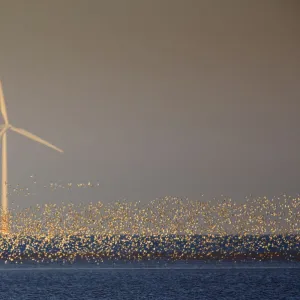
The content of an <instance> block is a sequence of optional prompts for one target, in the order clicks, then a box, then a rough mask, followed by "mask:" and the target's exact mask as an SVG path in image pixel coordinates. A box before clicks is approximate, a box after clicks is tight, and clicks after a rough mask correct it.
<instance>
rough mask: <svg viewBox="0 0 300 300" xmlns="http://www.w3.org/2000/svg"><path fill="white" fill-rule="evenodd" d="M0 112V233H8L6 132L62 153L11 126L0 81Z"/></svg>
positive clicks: (39, 139)
mask: <svg viewBox="0 0 300 300" xmlns="http://www.w3.org/2000/svg"><path fill="white" fill-rule="evenodd" d="M0 111H1V114H2V117H3V120H4V124H3V125H0V138H1V140H2V178H1V179H2V182H1V187H2V190H1V191H2V194H1V206H2V224H1V225H2V228H1V229H2V233H8V232H9V228H8V198H7V186H8V185H7V131H8V130H12V131H14V132H17V133H19V134H21V135H24V136H26V137H27V138H29V139H31V140H34V141H35V142H38V143H40V144H43V145H45V146H48V147H50V148H52V149H54V150H56V151H58V152H63V151H62V150H61V149H59V148H57V147H55V146H54V145H52V144H50V143H48V142H47V141H45V140H43V139H41V138H39V137H38V136H36V135H34V134H32V133H30V132H28V131H26V130H24V129H21V128H16V127H14V126H12V125H11V124H10V123H9V121H8V117H7V111H6V105H5V100H4V95H3V89H2V83H1V81H0Z"/></svg>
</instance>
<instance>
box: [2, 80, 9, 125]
mask: <svg viewBox="0 0 300 300" xmlns="http://www.w3.org/2000/svg"><path fill="white" fill-rule="evenodd" d="M0 110H1V114H2V117H3V119H4V122H5V124H8V117H7V112H6V105H5V100H4V94H3V89H2V83H1V81H0Z"/></svg>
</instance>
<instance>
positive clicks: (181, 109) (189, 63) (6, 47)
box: [0, 0, 300, 206]
mask: <svg viewBox="0 0 300 300" xmlns="http://www.w3.org/2000/svg"><path fill="white" fill-rule="evenodd" d="M299 15H300V3H299V1H298V0H295V1H292V0H281V1H277V0H264V1H262V0H257V1H256V0H251V1H250V0H236V1H234V0H226V1H224V0H220V1H217V0H206V1H201V0H195V1H193V0H169V1H168V0H151V1H150V0H119V1H118V0H106V1H103V0H55V1H54V0H51V1H48V0H43V1H41V0H35V1H32V0H26V1H25V0H0V78H1V79H2V81H3V86H4V93H5V97H6V102H7V110H8V115H9V118H10V121H11V123H12V124H13V125H15V126H17V127H22V128H25V129H27V130H29V131H31V132H33V133H35V134H37V135H39V136H41V137H42V138H45V139H46V140H48V141H50V142H52V143H54V144H55V145H57V146H58V147H61V148H62V149H64V151H65V154H63V155H61V154H60V153H56V152H55V151H53V150H51V149H47V148H45V147H43V146H41V145H38V144H35V143H34V142H31V141H29V140H26V139H25V138H23V137H21V136H17V135H16V134H15V133H10V134H9V135H8V147H9V148H8V153H9V162H8V163H9V181H10V183H11V184H12V185H16V184H20V185H23V186H28V187H29V188H31V189H32V190H34V191H36V192H37V194H36V195H35V196H32V197H24V196H18V195H16V194H15V195H14V196H13V197H11V198H10V201H14V202H15V203H17V204H22V205H26V206H27V205H31V204H35V203H39V202H46V201H55V202H60V201H62V200H72V201H74V202H80V201H99V200H101V201H104V202H110V201H116V200H119V199H123V198H126V199H128V200H133V201H135V200H141V201H142V202H144V203H145V202H146V201H149V200H152V199H155V198H157V197H163V196H166V195H172V196H179V197H184V196H186V197H189V198H191V199H199V198H201V194H202V193H203V194H204V195H205V196H206V197H212V196H218V195H220V194H221V193H224V194H226V195H229V196H233V197H236V198H239V199H240V198H241V197H242V196H244V195H246V194H249V193H253V194H256V195H264V194H268V195H272V194H278V193H281V192H287V193H290V194H291V193H296V192H299V191H300V174H299V173H300V172H299V170H300V125H299V114H300V88H299V82H300V81H299V80H300V47H299V46H300V18H299ZM31 174H35V175H36V180H37V184H33V183H32V179H31V178H30V175H31ZM50 181H53V182H59V181H63V182H64V183H67V182H69V181H70V182H73V183H76V182H82V181H84V182H88V181H92V182H97V181H98V182H99V184H100V186H99V187H97V188H90V189H80V188H73V189H72V190H71V192H68V191H65V190H61V189H60V190H58V191H56V192H51V191H50V190H49V189H47V188H43V185H44V184H49V183H50Z"/></svg>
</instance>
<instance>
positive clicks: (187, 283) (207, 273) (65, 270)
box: [0, 263, 300, 300]
mask: <svg viewBox="0 0 300 300" xmlns="http://www.w3.org/2000/svg"><path fill="white" fill-rule="evenodd" d="M0 299H5V300H8V299H170V300H173V299H182V300H183V299H286V300H292V299H293V300H296V299H298V300H300V265H299V264H293V265H290V264H258V263H253V264H248V265H246V264H244V265H236V264H233V263H227V264H225V263H224V264H220V265H216V264H211V265H210V264H205V265H203V264H200V265H197V264H173V265H169V266H155V265H151V264H150V265H143V264H139V265H138V264H135V265H133V266H131V267H129V266H128V265H122V266H121V265H120V266H118V265H114V266H111V265H105V264H103V265H100V266H89V265H85V264H82V265H78V266H76V265H72V266H66V267H64V266H52V265H51V264H50V265H48V266H22V267H12V266H3V265H2V266H1V268H0Z"/></svg>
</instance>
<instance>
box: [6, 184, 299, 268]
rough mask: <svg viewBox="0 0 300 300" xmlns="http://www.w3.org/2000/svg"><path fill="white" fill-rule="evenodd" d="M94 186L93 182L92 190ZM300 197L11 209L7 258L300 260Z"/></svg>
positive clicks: (165, 201) (168, 199)
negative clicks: (241, 200)
mask: <svg viewBox="0 0 300 300" xmlns="http://www.w3.org/2000/svg"><path fill="white" fill-rule="evenodd" d="M87 186H88V185H87ZM299 208H300V197H292V196H287V195H281V196H280V197H274V198H268V197H257V198H254V197H252V198H247V199H246V200H245V201H243V202H240V203H239V202H235V201H233V200H231V199H230V198H226V197H224V198H223V199H221V200H218V201H216V200H215V201H207V202H204V201H196V200H189V199H180V198H176V197H165V198H163V199H156V200H153V201H151V202H150V203H148V204H141V202H127V201H119V202H116V203H112V204H104V203H102V202H97V203H89V204H79V205H75V204H73V203H62V204H61V205H57V204H45V205H36V206H35V207H30V208H26V209H19V208H15V209H10V212H9V228H10V233H9V234H8V235H2V236H1V237H0V249H1V252H0V259H2V260H4V261H6V262H14V263H22V262H23V261H24V260H32V261H34V262H44V261H56V262H58V261H64V262H73V261H75V260H76V259H86V260H88V261H94V262H98V263H99V262H100V261H103V260H105V259H113V260H114V259H122V260H129V261H131V260H143V259H157V258H159V259H161V258H163V259H172V260H188V259H217V260H224V259H225V260H226V259H259V260H261V259H275V258H281V259H282V258H284V259H288V260H299V259H300V235H299V231H300V221H299V220H300V209H299Z"/></svg>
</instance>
